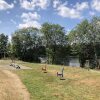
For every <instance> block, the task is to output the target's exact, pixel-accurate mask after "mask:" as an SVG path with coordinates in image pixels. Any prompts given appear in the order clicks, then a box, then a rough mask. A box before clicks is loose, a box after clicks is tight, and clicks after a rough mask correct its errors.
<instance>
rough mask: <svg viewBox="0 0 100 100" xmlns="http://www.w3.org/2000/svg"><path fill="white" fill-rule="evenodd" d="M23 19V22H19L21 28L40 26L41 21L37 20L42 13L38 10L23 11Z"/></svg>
mask: <svg viewBox="0 0 100 100" xmlns="http://www.w3.org/2000/svg"><path fill="white" fill-rule="evenodd" d="M21 18H22V21H23V23H21V24H19V26H18V27H19V28H24V27H25V28H26V27H36V28H40V27H41V25H40V23H39V22H38V21H37V20H39V19H40V15H39V14H38V13H37V12H34V13H31V12H29V13H23V14H22V15H21Z"/></svg>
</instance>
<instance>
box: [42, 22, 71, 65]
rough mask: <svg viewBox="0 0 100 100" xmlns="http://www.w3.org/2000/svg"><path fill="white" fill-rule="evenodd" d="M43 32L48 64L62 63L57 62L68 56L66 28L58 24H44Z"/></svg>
mask: <svg viewBox="0 0 100 100" xmlns="http://www.w3.org/2000/svg"><path fill="white" fill-rule="evenodd" d="M41 32H42V33H43V38H44V45H45V47H46V54H47V57H48V63H53V64H54V63H56V64H57V62H59V63H61V61H57V60H59V59H61V58H66V56H67V55H68V53H67V50H68V46H67V39H66V35H65V30H64V28H63V27H61V26H60V25H58V24H50V23H44V24H43V25H42V29H41ZM68 52H69V50H68Z"/></svg>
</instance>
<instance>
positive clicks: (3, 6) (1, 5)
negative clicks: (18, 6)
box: [0, 0, 14, 10]
mask: <svg viewBox="0 0 100 100" xmlns="http://www.w3.org/2000/svg"><path fill="white" fill-rule="evenodd" d="M13 7H14V4H13V3H12V4H8V3H7V2H6V1H5V0H0V10H7V9H12V8H13Z"/></svg>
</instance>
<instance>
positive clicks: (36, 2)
mask: <svg viewBox="0 0 100 100" xmlns="http://www.w3.org/2000/svg"><path fill="white" fill-rule="evenodd" d="M49 4H50V0H31V1H28V0H20V5H21V7H22V8H24V9H27V10H34V9H35V8H36V7H37V8H41V9H46V8H47V7H48V5H49Z"/></svg>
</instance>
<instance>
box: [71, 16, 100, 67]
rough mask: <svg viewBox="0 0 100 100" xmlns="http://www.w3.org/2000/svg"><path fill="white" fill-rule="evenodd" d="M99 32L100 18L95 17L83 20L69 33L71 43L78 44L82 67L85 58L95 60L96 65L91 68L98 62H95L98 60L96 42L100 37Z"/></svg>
mask: <svg viewBox="0 0 100 100" xmlns="http://www.w3.org/2000/svg"><path fill="white" fill-rule="evenodd" d="M99 33H100V18H97V17H94V18H93V19H92V21H91V22H88V20H84V21H82V22H81V23H80V24H78V25H77V26H76V27H75V29H74V30H72V31H71V33H70V34H69V40H70V43H72V44H76V45H77V47H78V48H77V51H78V53H79V56H80V57H79V58H80V62H81V66H82V67H84V64H85V60H87V59H88V60H90V62H91V60H92V62H93V65H94V66H93V67H91V68H95V67H96V65H97V64H94V63H95V62H97V56H98V55H97V50H96V43H98V42H99V39H100V35H99ZM82 60H83V61H82ZM83 62H84V63H83Z"/></svg>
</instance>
